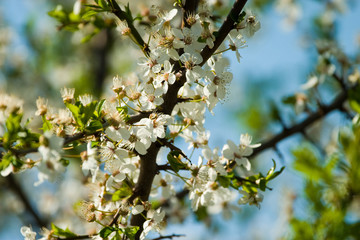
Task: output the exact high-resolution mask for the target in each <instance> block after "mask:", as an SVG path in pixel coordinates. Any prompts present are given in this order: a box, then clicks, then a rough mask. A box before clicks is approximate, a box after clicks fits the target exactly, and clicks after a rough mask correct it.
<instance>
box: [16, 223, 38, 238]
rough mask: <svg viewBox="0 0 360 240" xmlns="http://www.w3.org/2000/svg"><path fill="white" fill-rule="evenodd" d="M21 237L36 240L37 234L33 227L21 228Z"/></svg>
mask: <svg viewBox="0 0 360 240" xmlns="http://www.w3.org/2000/svg"><path fill="white" fill-rule="evenodd" d="M20 232H21V235H23V236H24V240H35V239H36V232H34V231H33V230H32V229H31V227H26V226H23V227H21V228H20Z"/></svg>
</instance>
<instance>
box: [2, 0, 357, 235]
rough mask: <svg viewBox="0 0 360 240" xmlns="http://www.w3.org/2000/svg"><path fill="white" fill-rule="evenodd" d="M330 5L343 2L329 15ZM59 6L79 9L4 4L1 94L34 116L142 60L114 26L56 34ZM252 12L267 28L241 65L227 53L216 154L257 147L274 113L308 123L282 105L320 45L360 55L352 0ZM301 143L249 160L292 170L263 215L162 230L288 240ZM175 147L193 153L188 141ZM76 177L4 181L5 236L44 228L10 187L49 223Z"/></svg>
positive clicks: (299, 201)
mask: <svg viewBox="0 0 360 240" xmlns="http://www.w3.org/2000/svg"><path fill="white" fill-rule="evenodd" d="M139 2H140V1H139ZM219 2H222V3H223V4H224V7H226V6H230V4H231V1H230V2H228V1H219ZM330 2H333V3H334V4H337V5H336V6H335V7H333V8H331V7H329V6H328V4H329V3H330ZM59 3H61V4H62V5H64V7H65V8H69V9H71V8H72V6H73V1H45V0H35V1H28V0H18V1H12V0H1V1H0V90H1V91H2V92H6V93H11V94H14V95H17V96H19V97H21V98H23V99H24V100H25V106H26V109H27V110H28V112H30V113H33V112H35V111H36V108H35V107H36V105H35V101H36V99H37V97H38V96H41V97H45V98H47V99H49V102H50V104H51V105H53V106H61V104H62V101H61V98H60V93H59V90H60V88H62V87H74V88H76V93H77V94H82V93H91V94H93V95H95V96H96V97H98V98H99V97H104V96H109V95H110V94H111V91H110V90H111V89H110V87H111V84H112V78H113V77H114V76H116V75H120V76H122V75H126V74H128V73H130V72H131V71H133V70H134V69H136V68H137V64H136V61H133V60H132V59H130V58H129V57H128V56H139V57H140V56H141V55H140V54H141V53H140V52H139V51H138V50H137V49H136V48H131V47H129V42H128V41H126V40H125V39H123V38H122V37H120V34H119V33H118V32H117V31H116V30H115V29H109V30H102V31H101V32H100V33H98V34H96V36H94V37H92V38H91V39H89V40H88V41H87V42H86V43H82V41H83V40H84V38H85V40H86V37H87V36H89V35H91V34H92V32H93V29H83V30H82V31H81V32H77V33H71V32H67V31H64V30H59V29H58V28H57V26H58V23H57V22H56V21H55V20H54V19H52V18H51V17H49V16H48V15H47V12H49V11H50V10H52V9H54V8H55V7H56V6H57V4H59ZM130 7H131V8H132V10H133V12H136V11H137V10H140V9H141V7H142V6H141V5H139V3H137V2H136V3H135V2H134V3H130ZM248 8H251V9H252V10H253V12H254V13H255V14H256V16H257V18H258V19H259V20H260V21H261V30H260V31H259V32H257V33H256V34H255V36H254V37H253V38H251V39H248V41H247V45H248V47H247V48H244V49H242V50H241V51H240V54H241V56H242V58H241V62H240V63H238V62H237V61H236V58H235V55H234V54H233V53H231V52H227V53H226V54H225V55H226V56H228V57H229V59H230V62H231V71H232V72H233V74H234V80H233V83H232V84H231V86H230V87H229V89H228V92H229V93H228V97H227V100H226V101H224V102H223V103H222V104H219V105H218V106H217V107H216V108H215V110H214V113H215V114H214V116H213V115H211V114H208V115H207V117H206V125H205V126H206V127H207V129H209V130H210V131H211V138H210V143H209V145H210V146H211V147H216V146H217V147H219V148H221V147H222V146H223V144H224V143H225V142H226V141H227V140H228V139H231V140H233V141H234V142H235V143H236V142H238V141H239V136H240V133H246V132H249V133H250V134H252V135H253V136H254V142H261V141H264V140H266V139H269V138H270V137H271V136H273V135H274V134H276V133H277V132H280V131H281V129H282V126H281V124H279V122H277V121H276V120H274V118H272V112H273V110H274V108H275V106H277V107H278V108H279V109H281V113H282V116H283V118H284V121H285V122H286V124H288V125H289V126H291V125H292V124H293V123H294V122H296V121H297V120H298V119H303V118H304V117H305V116H304V115H301V114H298V115H297V114H295V113H294V111H293V110H292V109H291V107H286V106H285V107H284V106H283V105H282V103H281V101H282V99H283V98H284V97H286V96H289V95H293V94H294V93H296V92H301V91H302V90H301V88H300V86H301V85H302V84H304V83H305V82H306V81H307V79H308V77H309V76H310V74H311V73H312V71H313V69H314V65H315V64H316V62H317V58H318V54H317V50H316V39H319V38H323V37H327V36H326V34H330V35H331V37H332V38H334V39H336V40H337V41H338V44H339V47H340V48H341V49H342V50H343V51H344V52H345V53H346V54H347V55H349V56H355V55H356V54H357V53H358V52H359V46H360V25H359V22H360V17H359V16H360V3H359V2H357V1H355V0H354V1H320V0H306V1H291V0H289V1H286V0H277V1H273V0H257V1H251V0H249V6H248ZM334 9H335V10H334ZM130 45H131V44H130ZM331 93H332V92H331V91H324V92H323V93H322V94H323V100H324V102H325V103H326V102H327V101H330V100H331V97H332V96H331ZM328 99H329V100H328ZM30 115H31V114H29V116H30ZM38 123H39V120H37V119H34V120H33V123H32V124H33V125H34V127H36V126H37V124H38ZM347 124H349V120H348V119H347V118H346V117H345V116H344V115H342V114H340V113H336V112H335V113H332V114H330V115H329V116H327V117H326V118H325V119H324V120H323V122H322V125H321V127H320V126H318V125H319V124H315V125H313V126H312V128H311V129H310V132H311V133H312V134H310V135H309V137H310V140H311V139H312V141H313V142H316V143H317V144H319V145H320V146H325V145H326V143H327V142H328V140H329V138H331V136H332V133H333V131H334V130H336V129H339V128H340V127H341V126H344V125H347ZM324 128H325V130H324ZM304 141H309V139H304V137H303V136H302V135H295V136H293V137H290V138H288V139H286V140H284V141H282V142H281V143H280V144H279V145H278V150H279V152H280V153H281V154H279V153H276V152H275V151H272V150H269V151H266V152H264V153H262V154H261V155H259V156H257V157H256V159H252V162H253V165H254V166H255V167H254V168H255V169H258V170H259V171H263V172H265V171H267V169H269V168H270V167H271V166H272V159H274V160H275V161H276V162H277V164H278V167H281V166H286V169H285V171H284V172H283V174H282V175H281V176H280V177H278V178H277V179H276V180H274V181H273V182H272V183H271V187H272V188H273V190H272V191H267V192H265V193H264V196H265V198H264V201H263V203H262V204H261V208H260V209H259V208H257V207H255V206H240V207H239V208H238V209H236V210H234V211H233V217H232V219H230V220H224V219H223V218H222V217H221V215H219V216H215V217H214V218H213V220H212V221H211V222H208V224H204V223H199V222H198V221H197V220H196V217H195V216H191V217H189V218H188V219H187V220H186V221H185V222H184V223H182V224H176V223H174V224H170V225H169V227H168V228H167V230H166V232H167V233H169V234H172V233H182V232H185V233H186V237H184V238H181V239H225V238H226V239H234V240H235V239H280V238H282V237H286V236H288V234H289V231H290V227H289V214H290V213H291V214H296V215H299V216H306V214H307V213H306V211H305V210H304V209H306V204H307V203H306V201H305V200H304V199H303V198H302V196H303V193H302V191H303V187H304V181H305V180H304V178H303V176H302V175H301V174H300V173H298V172H297V171H296V170H294V169H293V167H292V166H293V156H292V154H291V151H292V150H293V149H295V148H296V147H297V146H298V145H299V144H300V143H303V142H304ZM179 146H180V147H182V148H183V149H187V144H185V143H179ZM195 156H196V155H195ZM79 179H81V176H79V171H78V169H72V168H71V169H69V170H68V172H67V173H66V176H64V178H62V179H58V180H57V181H56V182H55V183H48V184H43V185H42V186H40V187H37V188H35V187H34V186H33V184H32V182H33V181H34V180H36V170H32V171H29V173H25V174H22V176H21V177H18V176H15V177H14V179H12V180H11V181H10V180H9V179H6V178H3V177H0V190H1V192H0V201H1V204H0V239H5V240H7V239H22V237H21V234H20V227H21V226H23V225H29V224H31V225H32V226H33V228H34V229H36V230H39V229H38V228H37V227H36V226H37V224H36V221H35V220H34V219H33V217H32V216H31V214H29V213H28V212H27V210H26V206H24V202H23V201H22V199H21V198H19V193H18V192H17V191H16V190H14V189H15V188H16V187H21V190H22V192H23V193H24V194H25V195H26V196H27V198H28V199H29V203H30V204H31V206H32V208H33V209H34V210H35V211H36V212H37V213H38V214H39V215H40V216H42V218H43V219H44V220H45V221H51V219H54V218H55V216H56V217H57V218H58V217H59V216H60V218H61V215H62V213H65V212H67V211H71V210H72V205H73V204H74V202H75V201H76V198H79V197H81V196H83V195H86V193H85V192H82V190H81V185H80V184H76V183H77V181H78V180H79ZM14 180H15V182H12V181H14ZM15 183H17V185H16V187H14V186H15V185H14V184H15ZM59 191H61V193H62V195H61V196H60V195H58V192H59ZM59 199H61V201H60V202H59V201H58V200H59ZM64 199H68V201H63V200H64ZM293 211H294V213H293Z"/></svg>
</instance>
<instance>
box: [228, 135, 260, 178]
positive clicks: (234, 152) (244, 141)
mask: <svg viewBox="0 0 360 240" xmlns="http://www.w3.org/2000/svg"><path fill="white" fill-rule="evenodd" d="M251 140H252V137H251V136H249V135H248V134H241V136H240V145H239V146H236V145H235V143H234V142H233V141H231V140H228V141H227V144H225V145H224V147H223V150H222V152H223V155H224V157H225V158H226V159H229V160H235V161H236V163H237V164H238V165H243V166H244V167H245V169H246V170H248V171H250V169H251V164H250V162H249V160H248V159H247V158H246V157H247V156H250V155H251V154H252V152H253V148H257V147H259V146H260V145H261V144H251Z"/></svg>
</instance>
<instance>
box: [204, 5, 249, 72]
mask: <svg viewBox="0 0 360 240" xmlns="http://www.w3.org/2000/svg"><path fill="white" fill-rule="evenodd" d="M246 2H247V0H236V2H235V3H234V5H233V7H232V9H231V11H230V13H229V14H228V15H227V17H226V19H225V21H224V23H223V24H222V25H221V27H220V29H219V31H218V34H217V37H216V39H215V41H214V47H213V48H210V47H209V46H206V47H205V48H204V49H203V50H202V51H201V56H202V58H203V61H202V63H200V66H202V65H204V64H205V63H206V61H207V60H208V59H209V58H210V57H211V56H212V55H213V53H214V52H215V51H216V50H217V49H218V48H219V47H220V45H221V43H223V42H224V40H225V38H226V36H227V35H228V34H229V32H230V31H231V30H232V29H234V27H235V23H236V22H235V21H234V19H237V18H238V17H239V15H240V13H241V10H242V9H243V8H244V6H245V3H246Z"/></svg>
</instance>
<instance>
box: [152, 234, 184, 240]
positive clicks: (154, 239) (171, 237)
mask: <svg viewBox="0 0 360 240" xmlns="http://www.w3.org/2000/svg"><path fill="white" fill-rule="evenodd" d="M185 236H186V235H184V234H172V235H167V236H160V237H157V238H153V239H152V240H160V239H167V238H168V239H173V238H174V237H185Z"/></svg>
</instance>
